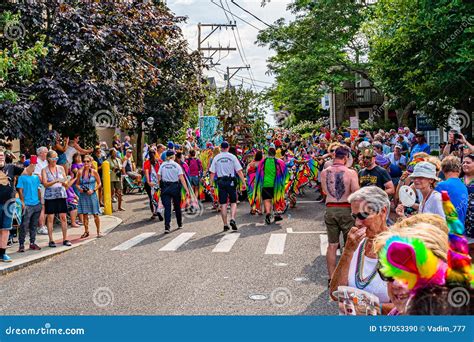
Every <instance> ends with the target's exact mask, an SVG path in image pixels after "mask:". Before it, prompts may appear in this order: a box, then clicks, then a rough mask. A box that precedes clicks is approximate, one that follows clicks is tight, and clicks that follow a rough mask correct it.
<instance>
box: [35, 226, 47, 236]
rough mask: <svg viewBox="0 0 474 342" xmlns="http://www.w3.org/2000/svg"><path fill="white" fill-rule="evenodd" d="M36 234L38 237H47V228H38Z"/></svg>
mask: <svg viewBox="0 0 474 342" xmlns="http://www.w3.org/2000/svg"><path fill="white" fill-rule="evenodd" d="M37 233H38V234H40V235H48V227H46V226H42V227H40V228H39V229H38V232H37Z"/></svg>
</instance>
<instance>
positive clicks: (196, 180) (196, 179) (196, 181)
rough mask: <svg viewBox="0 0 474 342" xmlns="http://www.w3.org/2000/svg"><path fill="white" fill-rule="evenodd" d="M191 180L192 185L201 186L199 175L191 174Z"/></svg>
mask: <svg viewBox="0 0 474 342" xmlns="http://www.w3.org/2000/svg"><path fill="white" fill-rule="evenodd" d="M189 182H190V183H191V185H192V186H199V177H198V176H190V177H189Z"/></svg>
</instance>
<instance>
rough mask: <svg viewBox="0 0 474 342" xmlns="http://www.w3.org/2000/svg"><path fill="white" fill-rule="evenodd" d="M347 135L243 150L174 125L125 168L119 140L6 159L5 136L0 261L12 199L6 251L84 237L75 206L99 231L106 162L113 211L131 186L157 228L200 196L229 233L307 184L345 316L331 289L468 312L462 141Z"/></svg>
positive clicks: (472, 196) (471, 156)
mask: <svg viewBox="0 0 474 342" xmlns="http://www.w3.org/2000/svg"><path fill="white" fill-rule="evenodd" d="M357 133H358V134H357V135H356V136H354V135H351V132H350V130H349V129H346V128H339V129H335V130H330V129H329V128H327V127H323V128H321V129H320V130H318V131H314V132H312V133H311V134H310V135H305V137H304V138H303V137H302V136H301V135H299V134H296V133H293V132H292V131H291V130H286V129H275V130H269V131H268V132H267V135H266V137H265V138H266V143H265V144H262V145H260V146H248V145H231V144H230V143H229V142H227V141H223V142H221V143H219V144H213V143H212V142H209V141H207V142H206V141H201V139H200V137H199V134H195V133H194V131H192V130H188V136H187V139H186V141H184V142H180V143H175V142H173V141H169V142H168V143H167V144H166V145H163V144H155V143H153V144H149V145H145V147H144V150H143V155H142V157H143V158H142V159H143V161H144V162H143V164H142V165H138V167H137V165H136V163H135V159H134V155H135V158H136V153H137V151H136V150H135V148H134V146H133V145H132V144H131V143H130V138H129V137H125V139H124V140H123V141H122V140H121V139H120V137H119V136H115V137H114V140H113V142H112V146H111V148H109V147H108V146H107V144H106V143H100V144H98V145H97V146H96V147H95V148H93V149H86V148H83V147H81V146H80V140H79V139H80V138H79V137H78V136H73V137H61V136H60V135H59V134H56V135H55V140H56V141H55V143H54V144H52V146H47V147H39V148H37V150H36V154H35V155H21V156H20V157H19V158H18V160H17V159H16V157H15V156H14V155H13V154H12V153H11V151H10V148H9V146H8V145H7V146H5V148H4V149H1V150H0V224H1V228H0V229H1V230H0V238H1V240H0V259H1V260H3V261H4V262H9V261H11V259H10V257H9V256H8V254H7V253H6V251H7V248H8V247H9V245H11V242H12V235H13V234H12V232H13V230H12V229H11V228H12V220H13V218H12V216H13V215H9V213H10V212H11V211H12V210H11V207H12V206H13V204H14V205H15V206H16V205H18V206H19V207H21V213H22V214H21V217H22V219H21V225H20V228H19V236H18V242H19V252H24V251H25V241H26V235H27V234H28V233H29V242H30V244H29V248H30V249H31V250H39V249H41V248H40V247H39V246H38V245H37V244H36V243H35V237H36V234H37V233H39V234H48V235H49V247H51V248H54V247H55V246H56V244H55V241H54V240H53V225H54V223H55V222H57V223H59V224H60V225H61V229H62V234H63V241H62V244H63V245H66V246H70V245H71V243H70V241H69V240H68V238H67V236H68V235H67V234H68V231H67V228H68V225H70V226H72V227H78V226H83V227H84V234H83V235H82V238H87V237H89V235H90V232H89V215H92V217H93V219H94V221H95V226H96V229H97V232H96V235H97V237H100V236H101V231H100V217H99V216H100V215H101V214H102V209H101V207H102V206H103V192H102V183H103V179H104V178H103V174H102V165H103V163H104V161H106V160H107V161H108V162H109V164H110V182H111V189H112V192H113V198H114V202H116V203H117V210H118V211H122V210H126V208H124V207H123V194H124V192H126V189H129V190H130V189H138V191H144V192H146V194H147V195H148V198H149V209H147V210H150V214H151V219H152V220H157V221H160V222H161V221H164V233H165V234H169V233H171V232H172V229H171V225H172V212H173V211H174V212H175V217H176V223H177V228H178V229H182V228H184V226H183V211H184V212H185V213H188V214H190V215H193V214H196V213H202V211H203V210H204V209H203V205H202V202H203V201H210V202H212V204H213V208H214V210H216V211H219V212H220V215H221V217H222V227H223V228H222V230H223V231H224V232H232V231H237V230H238V229H239V228H238V227H239V224H238V222H237V220H236V214H237V210H238V204H239V203H243V202H248V203H249V215H255V216H256V217H259V216H260V215H261V216H262V220H264V221H265V223H266V224H267V225H272V224H278V222H279V221H282V220H284V217H285V213H286V212H287V211H288V210H291V208H293V207H295V206H297V205H298V198H299V197H300V196H301V195H302V194H304V193H309V192H314V193H315V194H316V196H317V201H318V202H320V203H323V204H324V205H325V215H324V223H325V226H326V229H327V236H328V247H327V253H326V262H327V272H328V273H327V274H328V278H329V281H328V288H329V291H330V295H331V297H332V298H333V299H334V300H336V301H338V302H339V304H340V308H341V310H342V311H343V312H345V314H348V315H351V314H366V313H365V311H364V310H365V309H363V308H362V306H361V305H358V303H357V298H351V299H350V300H349V298H344V297H343V298H342V299H341V293H340V291H339V289H340V288H342V287H350V288H354V289H358V290H362V291H365V292H367V293H369V294H371V295H373V296H375V297H376V298H377V300H378V301H377V303H378V305H377V310H376V311H377V314H389V315H404V314H408V315H415V314H420V315H422V314H428V315H430V314H438V315H439V314H448V315H454V314H473V305H472V303H474V301H473V289H472V287H473V286H474V273H473V271H472V268H471V257H472V256H473V255H474V146H473V145H471V144H470V143H469V142H468V141H467V140H466V138H465V137H464V136H463V135H462V134H461V133H460V132H458V131H454V130H453V131H450V132H449V134H448V142H447V143H446V144H443V145H440V146H439V147H440V152H439V155H438V154H437V155H434V154H435V153H431V152H432V151H431V149H430V146H429V145H428V144H427V142H426V140H425V136H424V134H423V132H412V131H411V130H410V129H409V128H408V127H405V128H400V129H398V130H390V131H388V132H385V131H383V130H379V131H375V132H369V131H359V132H357ZM315 205H318V204H315ZM320 205H321V204H319V206H320ZM242 206H243V205H242V204H241V205H240V207H242ZM245 207H246V208H248V207H247V206H245ZM228 209H229V210H228ZM15 210H16V207H15ZM256 229H258V228H256ZM338 250H340V251H341V257H340V258H338V257H337V251H338ZM455 290H460V291H464V294H465V295H466V296H467V298H468V299H469V300H467V304H465V305H453V303H452V300H451V297H452V296H453V291H455ZM427 298H428V299H427ZM349 302H350V304H348V303H349ZM469 303H470V304H469ZM359 304H360V303H359Z"/></svg>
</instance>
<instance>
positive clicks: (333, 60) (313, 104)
mask: <svg viewBox="0 0 474 342" xmlns="http://www.w3.org/2000/svg"><path fill="white" fill-rule="evenodd" d="M289 9H290V10H291V11H292V12H293V13H294V14H295V16H296V19H295V20H294V21H293V22H290V23H286V22H285V21H284V20H283V19H280V20H278V21H277V22H276V23H275V24H274V25H273V26H272V27H271V28H268V29H266V30H264V31H262V32H261V33H260V34H259V36H258V41H259V43H260V44H261V45H268V46H269V47H270V48H271V49H273V50H275V52H276V55H275V56H274V57H271V58H270V60H269V68H270V70H271V71H272V72H273V73H274V74H275V75H276V79H277V85H276V86H275V87H274V88H273V89H272V90H271V91H270V92H269V94H268V95H269V97H270V98H271V99H272V102H273V104H274V106H275V109H276V110H279V109H283V108H284V109H287V110H288V111H290V112H291V113H293V114H294V115H295V117H296V119H297V121H299V120H303V119H309V120H314V119H316V118H317V117H318V116H319V111H320V99H321V96H322V95H323V94H324V88H326V89H327V88H328V87H329V88H332V89H334V90H342V88H341V85H342V81H345V80H352V79H353V78H354V75H355V73H356V72H358V73H360V74H362V75H364V76H365V77H366V78H367V79H369V80H370V79H371V78H370V77H369V75H367V74H366V63H365V59H364V56H366V55H367V45H366V43H365V41H364V39H363V36H362V35H361V32H360V28H361V26H362V24H363V23H364V20H365V19H366V16H367V7H366V5H363V4H361V3H360V2H356V1H353V0H321V1H313V0H295V1H294V2H293V3H292V4H291V5H290V6H289Z"/></svg>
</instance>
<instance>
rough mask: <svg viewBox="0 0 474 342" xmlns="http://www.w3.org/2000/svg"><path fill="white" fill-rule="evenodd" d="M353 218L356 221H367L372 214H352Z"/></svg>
mask: <svg viewBox="0 0 474 342" xmlns="http://www.w3.org/2000/svg"><path fill="white" fill-rule="evenodd" d="M351 216H352V218H353V219H354V220H356V219H359V220H361V221H362V220H366V219H367V218H368V217H369V216H370V214H369V213H366V212H360V213H357V214H351Z"/></svg>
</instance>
